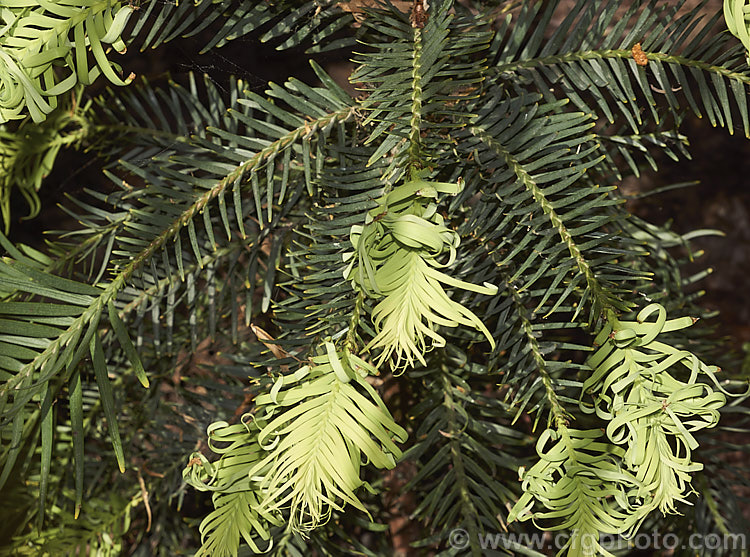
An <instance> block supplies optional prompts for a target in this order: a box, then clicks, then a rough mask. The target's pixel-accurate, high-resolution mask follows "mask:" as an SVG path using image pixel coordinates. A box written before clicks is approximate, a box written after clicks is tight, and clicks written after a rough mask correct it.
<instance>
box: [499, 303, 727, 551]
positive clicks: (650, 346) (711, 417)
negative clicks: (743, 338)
mask: <svg viewBox="0 0 750 557" xmlns="http://www.w3.org/2000/svg"><path fill="white" fill-rule="evenodd" d="M653 316H655V319H654V320H653V321H651V320H650V318H651V317H653ZM693 323H694V320H693V319H691V318H690V317H683V318H679V319H671V320H668V319H667V312H666V310H665V309H664V307H663V306H661V305H659V304H650V305H649V306H647V307H645V308H644V309H643V310H641V311H640V312H639V313H638V315H637V319H636V321H633V322H626V321H620V320H618V319H617V318H616V317H614V316H613V315H611V317H610V321H609V322H608V324H607V325H606V326H605V327H603V328H602V329H601V331H600V332H599V334H598V335H597V337H596V339H595V340H594V344H595V346H598V347H599V348H598V349H597V350H596V352H595V353H594V354H593V355H592V356H591V357H590V358H589V359H588V360H587V362H586V363H587V364H588V365H589V366H590V367H591V369H592V373H591V375H590V377H588V378H587V379H586V380H585V381H584V382H583V385H582V386H581V389H582V400H581V410H583V411H584V412H585V413H594V412H595V413H596V415H597V417H599V418H601V419H602V420H603V421H604V423H606V424H607V425H606V437H607V439H606V440H601V437H602V431H601V430H598V429H595V430H587V431H578V430H569V429H568V427H567V426H566V424H565V423H563V422H562V421H560V422H558V424H557V426H558V427H557V430H547V431H546V432H545V433H543V434H542V436H541V437H540V439H539V442H538V444H537V450H538V452H539V456H540V458H541V460H540V461H539V462H538V463H537V464H535V465H534V466H533V467H532V468H531V469H530V470H529V471H528V472H526V473H525V474H523V480H524V486H523V490H524V495H523V496H522V497H521V499H519V501H518V503H517V504H516V506H515V508H514V510H513V512H511V515H510V517H509V518H510V519H511V520H512V519H521V520H527V519H529V518H533V519H534V520H535V521H537V523H539V521H543V522H541V523H542V524H543V525H544V526H547V521H550V520H552V524H551V525H550V526H549V527H551V528H552V529H562V528H566V529H570V530H572V531H574V532H577V536H573V537H571V540H570V542H569V544H570V552H569V553H568V555H598V554H600V553H601V554H604V555H611V553H609V552H608V551H606V550H604V549H602V548H601V547H599V545H598V541H597V542H596V543H595V544H593V545H591V544H592V543H593V540H598V539H599V534H598V533H599V532H602V533H606V534H623V535H628V534H630V535H632V534H633V533H635V532H636V531H637V529H638V527H639V526H640V524H641V523H642V522H643V521H644V520H645V519H646V517H647V516H648V515H649V513H651V512H652V511H654V510H657V509H658V510H659V511H661V512H662V513H668V512H670V513H676V512H678V511H677V507H676V505H677V503H678V502H688V501H687V498H688V495H689V494H690V492H691V489H690V483H691V480H692V475H693V474H694V473H695V472H698V471H700V470H702V469H703V465H702V464H700V463H697V462H694V461H693V459H692V451H694V450H695V449H697V448H698V442H697V441H696V439H695V437H694V435H693V434H694V433H695V432H697V431H700V430H702V429H705V428H712V427H716V425H717V424H718V421H719V416H720V414H719V410H720V409H721V408H722V407H723V406H724V405H725V403H726V398H725V396H724V394H722V393H716V392H714V391H712V390H711V388H710V387H709V386H708V385H707V384H706V383H700V382H698V379H699V376H700V375H701V374H705V375H707V376H708V377H709V378H710V379H711V380H712V381H713V382H714V383H716V379H715V377H714V373H715V372H716V371H718V368H716V366H707V365H706V364H704V363H703V362H701V361H700V360H699V359H698V357H697V356H696V355H695V354H693V353H691V352H689V351H687V350H684V349H683V350H680V349H676V348H674V347H673V346H670V345H669V344H666V343H665V342H664V341H663V340H662V338H660V335H663V334H665V333H670V332H673V331H679V330H682V329H684V328H686V327H689V326H690V325H692V324H693ZM680 364H681V365H680ZM682 376H685V381H680V380H679V379H677V378H676V377H682ZM589 397H592V399H593V405H592V404H587V403H586V402H585V401H586V400H587V399H588V398H589ZM550 439H553V440H557V439H559V440H558V441H557V443H556V444H555V445H554V446H553V447H552V448H551V449H549V450H547V449H546V445H547V443H548V441H549V440H550ZM618 445H622V446H623V447H620V446H618ZM592 453H593V454H592ZM532 498H535V499H536V500H537V501H538V502H539V503H541V504H542V505H543V506H544V507H546V509H547V510H545V511H538V512H535V513H530V512H528V511H529V509H530V508H531V507H532V506H533V505H531V504H530V503H531V501H532ZM555 519H556V520H555ZM586 539H588V540H589V545H590V547H584V546H585V544H586Z"/></svg>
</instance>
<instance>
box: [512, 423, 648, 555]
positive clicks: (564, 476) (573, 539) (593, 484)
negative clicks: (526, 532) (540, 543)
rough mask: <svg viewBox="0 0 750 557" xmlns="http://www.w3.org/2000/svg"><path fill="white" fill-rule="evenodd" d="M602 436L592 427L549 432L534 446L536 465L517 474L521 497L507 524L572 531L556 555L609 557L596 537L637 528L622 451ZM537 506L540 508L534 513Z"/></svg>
mask: <svg viewBox="0 0 750 557" xmlns="http://www.w3.org/2000/svg"><path fill="white" fill-rule="evenodd" d="M601 437H602V433H601V431H599V430H596V429H595V430H576V429H568V428H567V427H566V426H565V425H560V426H559V427H558V429H557V431H555V430H551V429H548V430H546V431H545V432H544V433H542V435H541V436H540V437H539V441H538V442H537V453H538V454H539V461H537V463H536V464H534V466H532V467H531V468H530V469H529V470H527V471H526V472H523V473H522V475H521V480H522V482H523V483H522V489H523V495H522V496H521V498H520V499H519V500H518V502H517V503H516V505H515V506H514V507H513V509H512V511H511V513H510V515H509V516H508V521H509V522H510V521H514V520H521V521H523V520H533V521H534V523H535V524H537V526H539V527H541V528H543V529H545V530H563V529H569V530H571V532H572V533H571V536H570V537H569V538H568V540H567V543H566V544H565V546H564V547H563V548H562V549H561V550H560V552H559V553H558V555H561V554H563V553H564V552H565V551H566V550H567V551H568V553H567V555H568V556H569V557H572V556H576V557H578V556H587V557H588V556H594V555H607V556H609V557H612V554H611V553H609V552H608V551H606V550H605V549H604V548H602V547H601V546H600V545H599V537H600V533H608V534H622V533H625V532H627V531H629V530H632V529H633V528H634V527H635V526H637V516H636V515H634V514H633V513H632V509H631V506H630V502H629V498H630V497H631V494H632V492H633V490H634V489H635V488H636V487H637V486H638V484H639V483H638V480H637V479H636V478H634V477H633V476H632V475H631V474H629V473H628V472H627V471H625V470H622V469H621V467H620V464H619V462H618V457H621V456H622V454H623V450H622V449H621V448H619V447H614V446H612V445H611V444H609V443H607V442H606V441H603V440H602V439H601ZM536 504H540V505H542V506H543V507H544V509H543V510H542V509H540V510H536V511H535V510H534V507H535V505H536Z"/></svg>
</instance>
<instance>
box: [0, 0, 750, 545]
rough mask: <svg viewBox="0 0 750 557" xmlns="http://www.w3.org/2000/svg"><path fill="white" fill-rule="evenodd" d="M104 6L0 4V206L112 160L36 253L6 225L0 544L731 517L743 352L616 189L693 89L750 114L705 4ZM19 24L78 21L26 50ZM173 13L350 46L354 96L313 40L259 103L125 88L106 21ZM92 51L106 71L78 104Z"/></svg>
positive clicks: (419, 538)
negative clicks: (66, 150)
mask: <svg viewBox="0 0 750 557" xmlns="http://www.w3.org/2000/svg"><path fill="white" fill-rule="evenodd" d="M94 4H96V3H93V4H92V3H91V2H88V3H86V2H83V3H81V5H75V3H71V2H68V3H64V4H61V3H47V2H43V3H36V2H32V1H31V0H29V1H28V2H27V1H26V0H21V1H19V2H15V3H13V5H12V6H11V7H9V8H7V9H5V8H4V10H5V11H3V12H2V18H3V21H4V23H5V25H7V27H6V31H4V33H5V34H3V35H1V36H0V51H1V52H2V56H0V80H2V81H0V86H2V89H0V97H2V98H1V99H0V101H1V104H0V116H1V117H2V119H3V123H2V124H0V126H1V127H2V129H0V135H2V137H3V138H6V139H7V141H5V140H4V142H3V148H2V149H0V157H2V158H1V159H0V162H2V165H1V166H0V179H2V182H0V185H2V187H3V198H2V207H3V214H4V217H5V222H6V223H9V222H10V220H9V216H8V215H9V213H8V201H7V200H8V196H9V192H10V191H11V189H12V188H14V187H18V188H20V189H21V190H22V192H23V193H24V194H25V195H27V196H28V197H29V199H30V203H31V205H32V212H35V211H36V203H37V201H38V199H37V197H35V195H36V193H35V192H36V190H37V189H39V187H40V186H41V187H45V186H44V185H42V180H43V178H44V176H45V175H46V174H47V173H48V172H49V171H50V169H51V168H52V166H53V163H54V161H55V159H56V157H58V151H59V150H60V148H61V147H63V146H68V145H72V146H75V147H82V148H85V149H86V150H85V152H86V153H87V156H89V157H91V158H92V160H96V161H97V162H98V164H101V166H102V167H103V169H104V175H105V176H106V178H107V180H108V182H107V183H106V184H104V185H101V186H97V187H90V188H88V189H86V191H85V193H84V194H83V195H80V196H76V197H71V198H70V199H69V201H68V202H67V203H66V204H65V205H64V207H63V210H64V211H65V212H66V213H67V214H68V215H69V216H71V217H73V218H74V220H75V224H73V225H71V229H69V230H66V231H58V232H55V233H54V234H53V235H52V236H51V241H50V242H49V243H48V244H47V246H46V248H45V249H44V251H43V252H42V251H39V249H36V248H32V247H29V246H25V245H22V244H18V245H14V244H13V243H11V242H10V241H9V240H7V239H6V237H5V236H0V243H2V247H3V250H4V253H5V256H4V258H3V259H2V261H0V295H1V296H2V299H1V300H0V438H1V439H2V448H1V449H0V496H2V500H3V501H5V502H6V503H5V504H4V505H3V507H2V512H0V516H2V518H3V520H2V523H1V524H2V525H1V526H0V533H1V534H0V536H2V539H3V546H2V548H1V549H0V553H1V554H8V555H25V554H28V555H68V554H75V553H76V552H79V553H84V552H89V554H92V555H93V554H96V555H99V554H102V555H109V554H112V555H116V554H121V553H122V554H125V553H127V554H132V555H137V556H146V555H164V556H171V555H184V554H194V553H196V552H197V553H198V554H200V555H211V556H216V557H222V556H235V555H238V554H252V553H260V552H263V551H268V552H269V553H271V554H274V555H289V556H301V555H350V554H361V555H371V556H382V555H392V554H395V553H396V552H397V551H409V552H413V554H415V555H421V554H425V555H426V554H444V555H472V556H478V555H513V554H520V555H532V556H538V555H542V554H544V553H543V552H542V549H543V548H541V547H538V546H536V545H535V544H534V543H532V541H531V538H528V537H526V538H523V537H519V536H520V535H521V534H531V533H535V534H538V533H539V531H538V530H537V528H543V529H546V530H550V531H552V532H553V533H555V532H557V531H558V530H560V529H564V530H566V531H571V533H572V535H571V536H570V537H569V538H567V540H568V543H567V544H566V545H565V546H564V547H563V546H562V545H561V546H560V547H558V548H556V549H560V550H562V552H563V553H566V554H568V555H596V554H604V555H609V554H612V553H614V554H617V555H627V554H628V551H627V550H616V549H615V548H612V547H610V546H608V545H607V544H606V543H604V542H603V543H602V544H601V546H600V545H599V542H598V541H596V543H594V544H591V543H589V541H590V540H589V541H587V540H588V539H589V538H590V537H591V536H598V534H600V533H604V534H610V535H615V534H617V535H626V534H631V535H633V534H636V533H637V532H639V531H640V532H643V531H651V530H653V529H656V530H657V531H662V532H675V533H676V534H679V535H680V536H682V537H683V538H685V537H687V536H689V535H690V534H693V533H700V534H701V535H703V536H707V535H711V534H716V535H730V534H731V535H745V534H746V533H747V532H746V530H747V527H746V523H745V521H744V520H743V518H742V516H743V512H744V511H745V510H746V501H745V500H744V499H743V497H742V495H743V492H742V490H740V489H737V486H738V485H741V486H745V485H746V484H747V473H746V470H745V469H744V468H743V459H744V458H745V452H746V446H745V443H744V436H745V435H746V434H747V432H748V431H750V427H749V426H748V424H747V419H748V412H747V408H746V396H747V395H746V394H743V392H744V388H745V387H746V384H747V377H746V375H747V374H746V371H747V369H745V372H744V375H743V372H742V368H741V365H740V360H738V359H737V358H735V357H734V356H732V351H731V350H728V349H727V347H728V345H727V344H725V341H718V340H716V339H715V338H714V337H713V336H711V335H712V330H711V329H710V327H709V326H707V325H704V323H703V322H700V323H697V324H695V325H694V326H690V325H692V324H693V319H691V317H709V316H710V315H709V314H707V313H706V312H705V311H704V310H703V309H701V307H700V306H699V305H698V302H699V301H700V300H699V298H700V293H696V292H695V291H694V289H691V285H692V284H694V283H695V282H697V281H698V280H700V279H701V278H702V277H703V276H705V273H706V272H705V271H703V270H700V269H699V270H697V271H696V270H695V269H696V267H695V266H690V267H688V263H692V262H693V260H694V259H695V257H694V256H697V255H698V254H696V253H693V251H692V250H691V246H690V240H691V238H694V237H696V236H697V235H701V234H705V233H710V231H697V232H694V233H691V234H687V235H683V236H681V235H679V234H677V233H675V232H673V231H672V230H670V229H669V228H668V227H664V226H657V225H654V224H651V223H648V222H645V221H644V220H642V219H640V218H637V217H635V216H633V215H631V214H629V213H628V211H627V209H626V206H625V202H626V201H627V199H628V198H626V197H625V196H624V195H623V194H622V192H621V191H620V190H619V188H618V185H619V183H620V181H621V180H622V179H623V177H626V176H631V175H635V176H639V175H640V173H641V172H642V170H643V169H644V168H647V167H650V168H652V169H656V167H657V162H658V161H659V160H661V158H660V156H661V155H666V156H668V157H671V158H672V159H675V160H681V159H685V158H687V157H688V152H687V146H688V143H687V138H685V136H684V135H682V133H681V132H680V125H681V123H682V121H683V119H684V117H685V115H686V114H688V113H690V112H693V113H695V114H698V115H705V116H706V117H707V119H708V121H709V122H710V123H711V124H713V125H715V126H723V127H725V128H726V129H727V130H728V131H729V132H730V133H733V131H734V130H735V129H741V130H743V131H744V133H745V135H750V124H749V123H748V122H749V120H750V118H749V117H748V106H747V101H746V95H747V86H748V84H750V71H749V70H748V67H747V64H746V61H745V52H744V51H743V49H742V45H740V44H737V43H736V41H735V40H734V38H733V37H732V36H731V35H730V34H728V33H726V32H725V31H722V27H721V25H720V24H721V14H717V16H716V17H715V18H713V19H711V20H709V21H703V20H702V19H701V18H700V17H699V16H698V15H697V14H699V12H698V11H693V12H690V13H686V15H679V16H678V15H676V14H677V12H678V7H679V6H678V5H676V4H666V3H663V2H656V1H655V0H651V1H639V2H633V3H632V5H630V6H629V7H627V9H626V11H625V12H624V13H623V11H622V10H620V8H621V6H620V3H617V2H614V1H610V0H601V1H596V2H583V1H582V2H579V3H578V5H577V6H576V7H575V8H574V9H573V10H571V11H570V12H567V13H564V14H563V13H561V12H562V10H561V7H560V6H559V5H558V2H556V1H544V2H538V3H531V2H523V3H522V5H521V6H516V7H515V8H513V5H514V4H518V3H514V2H501V3H499V5H497V3H492V2H487V5H484V4H483V3H481V2H479V3H477V6H476V8H477V9H476V10H474V9H469V8H467V7H466V5H465V4H464V3H458V2H452V1H450V0H434V1H431V2H430V3H429V6H427V7H426V8H425V5H423V4H422V3H421V2H417V3H416V4H414V5H412V6H407V7H405V5H404V3H402V2H397V3H394V4H391V3H388V2H386V3H383V4H377V5H376V4H375V3H369V2H366V3H357V2H351V3H349V4H340V3H335V2H328V1H326V0H316V1H304V0H279V1H274V2H252V1H245V0H239V1H232V2H219V1H209V0H203V1H200V2H195V3H193V2H189V1H186V2H180V3H178V4H171V3H169V2H156V1H155V0H150V1H143V2H141V3H140V4H139V5H137V6H136V4H135V3H134V4H133V5H129V4H122V3H115V4H112V5H109V4H107V6H106V7H104V5H103V4H102V6H99V5H98V4H96V5H95V6H94ZM55 6H57V7H55ZM136 8H138V9H136ZM505 8H508V10H506V9H505ZM511 8H513V9H511ZM76 10H77V12H76V13H77V14H78V15H76V14H74V13H73V12H74V11H76ZM86 10H88V11H93V12H96V13H97V14H99V15H92V16H91V18H90V19H87V18H88V16H86V17H83V16H81V15H80V14H84V15H85V14H86V13H88V12H87V11H86ZM57 12H60V13H57ZM63 12H65V14H68V12H70V13H69V14H68V15H65V14H63ZM78 12H80V13H78ZM500 12H502V14H504V15H502V16H501V17H496V16H497V15H498V13H500ZM505 12H508V13H507V14H506V13H505ZM49 13H51V14H53V15H55V17H52V16H50V15H49ZM19 14H20V15H19ZM119 14H123V15H119ZM125 16H128V17H127V25H124V23H123V22H124V21H125V20H126V17H125ZM24 17H25V18H32V19H31V20H26V22H27V23H28V22H30V21H34V18H42V19H40V20H39V21H41V22H43V23H44V25H53V24H54V25H59V21H58V20H61V19H64V18H65V17H67V18H68V19H70V20H71V21H73V23H71V26H70V27H69V28H64V29H63V27H64V26H63V27H60V29H59V30H58V31H59V32H57V31H56V32H55V33H53V34H47V35H43V37H42V38H43V39H44V40H42V39H38V40H37V42H35V43H34V44H33V48H32V47H31V46H29V49H30V50H29V51H28V52H27V53H26V54H28V56H27V57H26V58H24V56H26V54H24V55H22V54H19V52H20V51H14V50H12V49H14V48H15V49H21V50H22V49H23V47H24V45H25V44H27V43H25V42H24V41H28V42H29V44H30V43H31V42H33V38H29V37H26V36H25V35H24V34H23V32H22V31H21V29H22V27H23V26H22V25H21V24H20V23H18V21H21V22H23V21H24V20H23V19H18V18H24ZM82 17H83V19H81V21H83V22H88V21H92V23H80V22H78V19H76V18H79V19H80V18H82ZM96 17H101V25H100V24H99V23H96V21H98V20H96V19H95V18H96ZM118 17H120V18H121V19H120V20H117V18H118ZM44 18H46V19H44ZM71 18H72V19H71ZM53 19H54V20H55V21H53ZM14 21H15V22H16V23H13V22H14ZM116 22H117V23H116ZM120 23H123V26H122V27H121V28H120V27H119V25H120ZM40 25H41V24H40ZM44 25H42V26H41V27H39V25H37V26H36V27H38V29H37V31H35V32H41V31H40V29H41V30H42V31H43V30H44V28H45V27H44ZM113 26H118V27H117V28H115V30H114V31H111V32H110V31H109V29H112V28H113ZM36 27H35V28H36ZM183 37H198V38H199V39H200V41H202V42H201V46H202V47H203V50H204V51H205V52H214V51H215V50H216V49H220V48H222V47H224V46H225V45H227V44H228V43H229V42H230V41H232V40H234V39H238V38H240V37H250V38H252V39H253V40H255V39H257V40H259V41H262V42H267V43H269V44H270V45H272V46H273V47H275V48H277V49H280V50H286V49H291V51H292V52H293V53H294V55H297V54H298V53H299V52H302V51H304V52H307V53H309V54H310V55H311V56H312V55H317V53H321V52H332V51H340V50H341V49H347V50H346V52H347V56H351V57H352V58H353V59H354V61H355V63H356V69H355V71H354V72H353V74H352V75H351V76H350V81H351V82H352V83H354V84H355V85H356V87H357V88H358V89H359V94H358V96H357V97H356V98H353V97H352V96H351V95H349V94H348V93H347V92H346V91H345V90H344V89H343V88H342V87H341V86H340V85H339V84H337V83H336V82H335V80H334V79H332V78H331V77H330V76H329V75H328V74H327V73H326V71H325V70H324V69H323V68H322V67H321V65H320V64H318V63H317V62H315V61H312V60H311V66H312V71H313V73H314V75H315V81H314V82H313V83H306V82H303V81H302V80H299V79H296V78H294V77H290V78H289V79H288V80H287V81H286V82H285V83H284V84H283V85H278V84H275V83H269V84H268V86H267V88H266V90H265V91H263V92H261V91H258V90H254V89H255V88H253V87H250V86H248V84H247V83H245V82H243V81H242V80H240V79H235V78H231V79H227V80H225V81H224V82H221V83H217V82H215V81H213V80H212V78H211V77H210V76H207V75H205V76H204V75H194V74H188V75H185V76H181V77H176V78H175V79H174V81H173V80H171V79H170V80H161V79H159V80H154V81H153V83H152V82H149V81H147V80H146V79H139V78H136V79H135V81H136V82H135V83H132V84H128V83H130V80H131V78H127V79H123V77H124V75H126V74H127V73H128V70H127V68H124V71H123V72H121V71H120V68H119V67H118V66H117V64H116V60H117V59H118V57H117V55H116V54H115V53H113V52H111V51H108V50H105V49H103V48H102V46H101V43H102V42H105V43H107V42H110V43H112V44H113V46H115V47H116V48H115V50H117V49H118V48H117V47H124V46H125V44H127V45H128V46H129V47H131V48H133V47H135V48H136V49H138V48H140V49H142V50H144V49H147V48H149V49H150V48H160V47H162V46H163V44H164V43H166V42H168V41H178V40H181V39H182V38H183ZM105 38H106V39H107V40H106V41H105V40H104V39H105ZM636 43H640V45H641V47H642V50H643V52H644V56H645V60H643V59H641V58H640V57H637V56H636V57H635V58H634V51H633V47H634V46H635V45H636ZM27 46H28V45H27ZM34 49H36V50H34ZM119 50H122V48H119ZM635 52H636V53H637V52H638V51H637V50H636V51H635ZM89 55H90V57H91V59H89ZM10 56H12V57H15V58H14V60H16V62H18V61H19V60H22V59H23V60H26V66H25V70H23V71H21V70H20V69H18V68H17V67H16V66H17V64H16V66H13V65H12V64H10V63H9V62H7V60H6V59H5V58H3V57H10ZM636 58H638V59H636ZM319 60H323V58H319ZM14 68H15V69H14ZM24 71H25V72H26V73H27V74H28V75H29V76H31V78H30V81H29V80H27V81H28V82H27V81H23V80H21V81H23V83H22V86H21V89H19V90H22V91H23V93H22V94H15V96H13V95H10V96H9V97H8V96H6V91H10V90H11V89H10V86H9V85H7V84H6V80H7V79H10V80H11V81H9V83H11V82H12V84H14V86H15V85H17V84H16V81H18V79H19V78H18V76H19V75H20V74H19V72H21V73H24ZM98 73H102V74H104V75H105V76H107V77H108V78H109V80H110V81H111V82H112V83H114V84H115V85H126V84H128V86H127V87H124V86H122V87H116V88H114V89H107V90H106V91H104V92H101V93H99V94H97V95H94V96H91V93H90V91H91V88H85V87H84V86H89V85H91V82H93V80H94V79H95V77H96V75H97V74H98ZM8 75H10V76H11V77H12V79H11V78H9V77H7V76H8ZM311 75H312V74H311ZM13 76H15V77H13ZM14 80H15V81H14ZM73 91H75V94H73ZM39 95H42V96H43V97H44V98H43V99H42V97H40V96H39ZM8 99H9V100H8ZM40 99H41V100H40ZM6 101H7V102H6ZM10 101H12V102H10ZM42 101H43V102H42ZM85 185H86V186H89V184H85ZM678 186H679V185H676V186H675V187H678ZM683 195H685V196H688V195H691V190H690V189H684V190H683ZM689 269H690V270H689ZM644 308H645V310H644ZM667 315H669V319H667V317H666V316H667ZM655 316H656V317H655ZM657 336H658V339H657ZM394 355H395V356H394ZM704 362H705V363H704ZM709 363H717V364H719V365H720V366H721V367H722V368H723V369H724V371H723V373H721V374H719V375H716V373H718V372H717V370H716V368H715V367H714V366H712V365H709ZM721 391H725V392H726V393H727V394H726V395H725V394H722V393H721ZM662 403H663V406H660V404H662ZM670 405H671V406H670ZM719 418H720V420H719ZM717 421H718V424H719V425H718V426H717V425H716V424H717ZM714 426H715V429H705V428H711V427H714ZM206 430H208V440H207V439H206ZM659 443H661V445H659ZM644 445H648V448H647V449H643V446H644ZM657 445H658V447H657ZM654 447H657V448H654ZM732 453H733V454H734V456H733V458H728V457H727V455H729V454H732ZM738 455H739V456H738ZM657 462H658V463H659V464H658V465H657V464H655V463H657ZM660 466H661V467H660ZM670 473H671V474H672V475H671V476H670V475H669V474H670ZM667 477H670V478H673V479H674V481H672V482H671V483H670V482H667V481H666V480H665V481H664V485H665V486H666V487H665V489H664V491H659V490H658V489H654V486H656V485H657V483H658V482H656V483H655V481H654V478H667ZM519 480H521V481H519ZM209 493H210V496H209ZM688 505H693V507H689V506H688ZM404 519H408V521H409V522H410V524H409V525H408V527H406V528H403V529H399V528H400V527H399V524H398V523H399V521H401V522H404V521H405V520H404ZM529 519H534V520H533V521H532V520H529ZM639 529H640V530H639ZM458 530H461V531H465V533H466V535H467V536H468V537H467V539H466V540H467V543H466V545H465V546H462V547H451V545H450V544H451V543H452V541H453V542H455V541H456V538H455V537H452V532H454V531H458ZM487 535H490V536H495V535H500V537H498V538H497V542H498V543H497V544H495V546H494V547H492V549H487V547H485V546H486V544H485V543H484V542H485V541H486V540H487V538H486V536H487ZM514 536H515V537H514ZM610 551H611V552H612V553H608V552H610ZM701 551H702V553H701V555H717V556H718V555H738V554H739V553H735V552H733V551H734V549H733V548H730V549H725V550H721V549H711V548H704V549H702V550H701ZM678 554H684V555H687V554H688V553H686V552H683V553H679V551H678Z"/></svg>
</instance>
